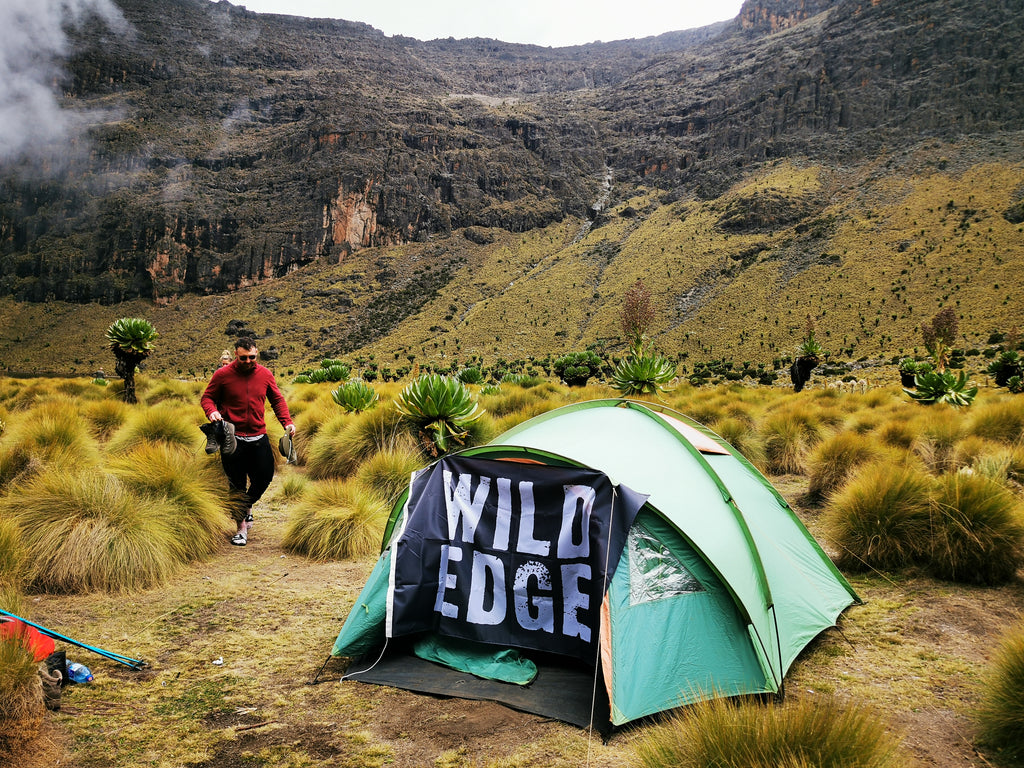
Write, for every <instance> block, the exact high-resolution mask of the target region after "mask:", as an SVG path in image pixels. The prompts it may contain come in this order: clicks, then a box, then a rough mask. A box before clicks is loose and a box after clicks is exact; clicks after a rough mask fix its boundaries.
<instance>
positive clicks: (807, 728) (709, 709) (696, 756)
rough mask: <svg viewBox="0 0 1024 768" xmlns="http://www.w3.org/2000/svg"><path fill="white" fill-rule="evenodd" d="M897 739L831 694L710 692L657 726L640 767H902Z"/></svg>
mask: <svg viewBox="0 0 1024 768" xmlns="http://www.w3.org/2000/svg"><path fill="white" fill-rule="evenodd" d="M899 746H900V745H899V741H898V739H897V738H896V737H894V736H892V735H891V734H890V733H889V732H888V729H887V728H886V726H885V723H884V722H883V721H882V720H880V719H879V718H878V717H877V716H876V715H875V714H873V713H872V712H871V711H869V710H867V709H865V708H863V707H857V706H853V705H850V704H840V703H839V702H838V701H837V700H836V699H833V698H828V697H817V698H806V699H801V700H799V701H797V702H795V703H788V702H787V703H786V704H784V705H774V704H769V705H766V706H762V705H758V704H751V703H742V704H736V703H733V702H731V701H728V700H726V699H712V700H709V701H703V702H700V703H698V704H695V705H693V706H691V707H688V708H687V709H686V710H684V711H683V712H682V713H681V714H679V715H677V716H675V717H673V718H671V719H670V720H669V721H668V722H667V723H666V724H664V725H659V726H655V727H653V728H651V729H650V730H649V731H648V732H647V733H646V734H645V735H644V736H643V737H642V738H641V739H640V740H639V742H638V743H637V746H636V754H637V758H638V765H639V766H641V768H666V766H673V767H674V768H706V766H722V767H723V768H724V767H725V766H728V767H729V768H808V767H809V766H814V768H851V766H857V768H898V767H899V766H903V765H905V764H906V763H905V760H904V759H903V757H902V756H901V755H900V753H899Z"/></svg>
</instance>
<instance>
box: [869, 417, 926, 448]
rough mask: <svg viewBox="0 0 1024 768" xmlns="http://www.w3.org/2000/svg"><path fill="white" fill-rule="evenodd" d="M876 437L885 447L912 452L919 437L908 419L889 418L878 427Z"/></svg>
mask: <svg viewBox="0 0 1024 768" xmlns="http://www.w3.org/2000/svg"><path fill="white" fill-rule="evenodd" d="M875 436H876V437H877V438H878V439H879V440H880V441H881V442H882V443H884V444H885V445H888V446H891V447H893V448H900V449H902V450H910V448H911V446H913V444H914V439H915V438H916V437H917V428H916V427H915V426H914V425H913V424H912V423H910V422H908V421H907V420H906V419H901V418H889V419H887V420H886V421H884V422H882V423H881V424H880V425H879V426H878V428H877V429H876V430H875Z"/></svg>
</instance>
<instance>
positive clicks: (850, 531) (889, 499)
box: [824, 463, 933, 571]
mask: <svg viewBox="0 0 1024 768" xmlns="http://www.w3.org/2000/svg"><path fill="white" fill-rule="evenodd" d="M932 483H933V480H932V478H931V477H929V476H928V475H927V474H925V473H923V472H920V471H918V470H916V469H913V468H910V467H905V466H900V465H895V464H892V463H882V464H872V465H870V466H868V467H865V468H864V469H863V470H862V471H861V472H860V473H858V475H857V476H856V477H854V478H853V479H852V480H851V481H850V482H849V483H847V484H846V485H845V486H844V487H843V488H842V490H840V491H839V492H838V493H837V494H835V495H834V496H833V497H832V498H831V499H830V500H829V503H828V505H827V506H826V509H825V518H824V528H825V531H826V532H827V536H828V538H829V539H830V540H831V541H832V542H833V543H834V544H835V545H836V547H837V549H838V551H839V554H838V556H837V557H836V564H837V565H838V566H839V567H840V568H844V569H846V570H851V571H861V570H865V569H868V568H878V569H882V570H890V569H894V568H901V567H903V566H906V565H911V564H914V563H918V562H921V561H923V560H925V559H926V558H927V556H928V551H929V539H930V536H931V520H930V511H931V496H930V493H931V487H932Z"/></svg>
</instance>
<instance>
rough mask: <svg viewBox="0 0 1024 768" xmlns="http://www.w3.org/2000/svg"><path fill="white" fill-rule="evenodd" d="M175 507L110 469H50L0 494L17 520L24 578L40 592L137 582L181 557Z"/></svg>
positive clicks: (3, 507) (167, 569)
mask: <svg viewBox="0 0 1024 768" xmlns="http://www.w3.org/2000/svg"><path fill="white" fill-rule="evenodd" d="M177 511H178V510H177V508H176V507H175V506H174V505H173V504H172V503H171V502H169V501H166V500H164V499H154V498H145V497H141V496H139V495H138V494H136V493H133V492H132V491H131V490H129V489H128V488H127V487H125V485H124V484H123V483H122V482H121V481H120V480H118V479H117V478H116V477H113V476H111V475H107V474H104V473H99V472H95V471H84V472H66V471H60V470H49V471H47V472H44V473H43V474H40V475H38V476H36V477H34V478H33V479H32V480H30V481H29V482H27V483H23V484H19V486H18V487H17V488H16V489H15V490H14V491H12V492H11V493H10V494H8V496H6V497H5V498H4V499H3V501H2V502H0V512H3V513H4V514H6V515H7V516H9V517H10V518H11V519H12V520H14V522H15V523H16V524H17V525H18V528H19V530H20V532H21V538H22V542H23V543H24V545H25V550H26V555H27V557H26V565H27V575H28V585H29V586H30V587H31V588H34V589H38V590H41V591H45V592H89V591H92V590H105V591H110V592H119V591H127V590H132V589H143V588H146V587H150V586H154V585H156V584H160V583H162V582H163V581H165V580H166V579H167V578H168V577H169V576H170V575H171V574H173V573H174V572H175V571H176V570H177V568H178V566H179V565H180V564H181V563H182V562H183V560H184V557H183V556H182V549H183V547H185V546H186V545H185V543H184V542H181V541H180V540H179V539H178V536H177V535H176V532H175V529H174V525H173V518H174V516H175V514H176V513H177Z"/></svg>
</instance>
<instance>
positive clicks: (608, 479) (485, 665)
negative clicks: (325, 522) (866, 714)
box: [331, 399, 860, 730]
mask: <svg viewBox="0 0 1024 768" xmlns="http://www.w3.org/2000/svg"><path fill="white" fill-rule="evenodd" d="M854 602H860V600H859V598H858V596H857V594H856V593H855V592H854V590H853V588H852V587H851V586H850V584H849V583H848V582H847V581H846V579H845V578H843V576H842V574H840V573H839V571H838V570H837V569H836V567H835V566H834V565H833V563H832V561H831V560H830V559H829V558H828V556H827V555H826V554H825V553H824V552H823V551H822V549H821V547H820V546H819V545H818V543H817V542H816V541H815V540H814V538H813V537H812V536H811V535H810V533H809V532H808V531H807V529H806V528H805V527H804V526H803V524H802V523H801V522H800V520H799V519H798V518H797V516H796V515H795V514H794V513H793V511H792V509H791V508H790V506H789V505H788V504H787V503H786V501H785V500H784V499H783V498H782V496H781V495H780V494H779V493H778V491H776V490H775V488H774V487H773V486H772V485H771V483H769V482H768V480H767V479H766V478H765V477H764V476H762V475H761V474H760V473H759V472H758V471H757V470H756V469H755V468H754V467H753V466H752V465H751V464H750V463H749V462H748V461H747V460H746V459H745V458H743V456H741V455H740V454H739V453H738V452H737V451H736V450H735V449H733V448H732V447H731V446H729V445H728V444H727V443H726V442H725V441H724V440H722V439H721V438H720V437H718V436H717V435H716V434H714V433H713V432H712V431H710V430H708V429H707V428H705V427H703V426H701V425H699V424H698V423H696V422H694V421H692V420H690V419H688V418H687V417H685V416H683V415H682V414H679V413H677V412H675V411H672V410H671V409H668V408H665V407H662V406H659V405H654V404H651V403H640V402H636V401H630V400H621V399H613V400H595V401H589V402H582V403H577V404H573V405H569V406H565V407H563V408H559V409H556V410H553V411H550V412H548V413H545V414H542V415H540V416H537V417H535V418H533V419H530V420H529V421H526V422H524V423H522V424H520V425H519V426H517V427H514V428H513V429H511V430H509V431H508V432H505V433H504V434H502V435H501V436H500V437H498V438H496V439H495V440H493V441H492V442H490V443H488V444H487V445H485V446H480V447H477V448H472V449H468V450H465V451H462V452H460V453H458V454H455V455H453V456H449V457H446V458H444V459H442V460H440V461H438V462H436V463H435V464H433V465H431V466H430V467H428V468H427V469H424V470H422V471H420V472H418V473H415V474H414V475H413V478H412V482H411V484H410V487H409V490H408V491H406V493H405V494H404V495H403V497H402V498H401V499H400V500H399V501H398V503H397V504H396V505H395V508H394V511H393V512H392V515H391V518H390V520H389V523H388V526H387V529H386V532H385V536H384V547H383V551H382V554H381V556H380V558H379V560H378V562H377V564H376V566H375V567H374V569H373V571H372V573H371V574H370V577H369V580H368V581H367V584H366V586H365V587H364V589H363V591H362V592H361V593H360V595H359V597H358V598H357V600H356V602H355V605H354V607H353V609H352V610H351V612H350V613H349V616H348V618H347V620H346V622H345V624H344V626H343V627H342V629H341V632H340V633H339V635H338V638H337V641H336V642H335V644H334V647H333V649H332V651H331V654H332V656H340V657H349V658H351V659H352V663H351V664H350V667H349V674H347V675H346V676H345V678H343V679H355V680H360V681H363V682H370V683H376V684H386V685H393V686H396V687H401V688H407V689H410V690H416V691H421V692H427V693H433V694H438V695H447V696H459V697H464V698H471V699H491V700H495V701H500V702H502V703H505V704H507V705H509V706H511V707H514V708H517V709H520V710H523V711H527V712H534V713H537V714H541V715H544V716H548V717H554V718H557V719H561V720H565V721H567V722H571V723H575V724H577V725H580V726H584V727H585V726H587V725H591V724H592V725H596V726H597V727H598V728H601V729H602V730H605V729H607V727H608V726H609V725H622V724H624V723H627V722H629V721H631V720H635V719H637V718H640V717H644V716H646V715H651V714H654V713H657V712H660V711H663V710H667V709H672V708H675V707H679V706H682V705H686V704H690V703H693V702H695V701H698V700H701V699H706V698H710V697H720V696H741V695H747V694H769V693H779V692H780V691H781V690H782V687H783V678H784V676H785V674H786V672H787V671H788V670H789V668H790V665H791V664H792V663H793V661H794V660H795V659H796V657H797V655H798V654H799V653H800V652H801V651H802V650H803V649H804V648H805V647H806V646H807V644H808V643H809V642H810V641H811V640H812V639H813V638H814V637H815V636H816V635H818V634H819V633H820V632H822V631H823V630H825V629H827V628H829V627H832V626H834V625H835V623H836V620H837V618H838V617H839V615H840V614H841V613H842V612H843V610H845V609H846V608H847V607H848V606H850V605H851V604H852V603H854Z"/></svg>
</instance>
